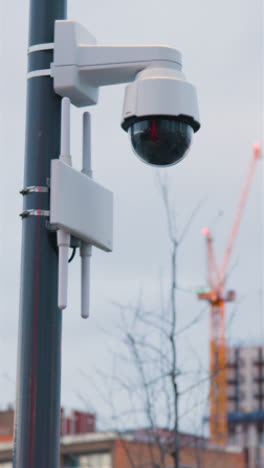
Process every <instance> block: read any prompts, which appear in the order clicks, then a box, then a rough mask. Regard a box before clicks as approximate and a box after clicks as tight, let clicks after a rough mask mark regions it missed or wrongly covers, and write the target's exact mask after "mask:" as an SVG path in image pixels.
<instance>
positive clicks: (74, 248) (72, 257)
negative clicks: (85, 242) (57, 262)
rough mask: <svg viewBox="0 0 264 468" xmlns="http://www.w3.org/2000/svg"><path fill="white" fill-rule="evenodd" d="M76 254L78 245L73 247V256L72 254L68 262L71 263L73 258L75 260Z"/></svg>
mask: <svg viewBox="0 0 264 468" xmlns="http://www.w3.org/2000/svg"><path fill="white" fill-rule="evenodd" d="M75 254H76V247H72V254H71V256H70V258H69V260H68V263H71V262H72V260H73V259H74V257H75Z"/></svg>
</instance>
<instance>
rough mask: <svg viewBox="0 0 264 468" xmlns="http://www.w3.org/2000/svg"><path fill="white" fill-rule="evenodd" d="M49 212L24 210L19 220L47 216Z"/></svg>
mask: <svg viewBox="0 0 264 468" xmlns="http://www.w3.org/2000/svg"><path fill="white" fill-rule="evenodd" d="M49 215H50V211H49V210H25V211H23V212H22V213H21V214H20V215H19V216H21V218H22V219H23V218H27V217H28V216H49Z"/></svg>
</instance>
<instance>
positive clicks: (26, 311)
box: [13, 0, 66, 468]
mask: <svg viewBox="0 0 264 468" xmlns="http://www.w3.org/2000/svg"><path fill="white" fill-rule="evenodd" d="M65 17H66V0H31V3H30V23H29V24H30V25H29V47H32V46H36V45H39V44H50V43H53V41H54V21H55V20H56V19H65ZM46 47H50V46H49V45H47V46H46ZM37 49H38V48H37ZM29 52H30V53H29V68H28V71H29V72H33V71H38V70H47V69H49V68H50V63H51V62H52V60H53V50H52V49H47V50H36V48H33V49H29ZM35 75H39V73H38V72H37V73H35ZM60 104H61V99H60V98H59V96H57V95H55V93H54V91H53V82H52V79H51V78H50V76H34V77H32V74H31V78H29V79H28V85H27V119H26V121H27V123H26V150H25V174H24V187H25V189H24V191H23V193H24V213H25V215H26V216H25V217H24V218H23V221H22V222H23V230H22V231H23V234H22V267H21V296H20V323H19V342H18V364H17V399H16V417H15V446H14V465H13V466H14V468H58V467H59V442H60V374H61V325H62V323H61V320H62V317H61V311H59V309H58V308H57V273H58V257H57V249H56V236H55V234H54V233H51V232H49V230H48V229H47V220H48V216H47V215H48V213H47V211H48V210H49V193H48V191H47V186H48V179H49V177H50V160H51V159H54V158H57V157H58V156H59V153H60V112H61V110H60ZM30 210H34V211H30Z"/></svg>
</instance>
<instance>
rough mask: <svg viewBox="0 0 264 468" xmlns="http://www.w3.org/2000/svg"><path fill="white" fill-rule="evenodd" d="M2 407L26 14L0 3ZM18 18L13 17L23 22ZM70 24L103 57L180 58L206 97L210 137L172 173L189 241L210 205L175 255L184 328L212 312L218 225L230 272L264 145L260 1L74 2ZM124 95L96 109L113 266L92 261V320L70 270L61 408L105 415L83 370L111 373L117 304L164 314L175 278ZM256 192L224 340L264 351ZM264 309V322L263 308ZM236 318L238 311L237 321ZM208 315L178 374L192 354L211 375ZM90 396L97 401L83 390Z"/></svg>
mask: <svg viewBox="0 0 264 468" xmlns="http://www.w3.org/2000/svg"><path fill="white" fill-rule="evenodd" d="M0 2H1V3H0V5H1V12H0V13H1V15H0V26H1V44H0V53H1V63H2V67H1V77H0V80H1V88H0V89H1V99H0V102H1V108H0V109H1V114H0V119H1V121H0V132H1V133H0V136H1V138H0V148H1V172H0V181H1V184H0V195H1V196H0V209H1V219H2V223H1V224H0V235H1V243H0V255H1V264H0V265H1V266H0V301H1V302H0V305H1V308H0V356H1V358H0V363H1V364H0V369H1V370H0V407H5V405H6V404H7V403H9V402H13V401H14V395H15V385H14V381H15V373H16V342H17V324H18V308H19V274H20V247H21V220H20V218H19V216H18V215H19V213H20V212H21V208H22V198H21V196H20V195H19V190H20V189H21V188H22V186H23V160H24V133H25V128H24V124H25V99H26V93H25V91H26V64H27V55H26V52H27V36H28V8H29V2H28V1H26V0H19V1H18V0H15V2H6V1H4V0H0ZM14 11H15V14H14ZM68 18H69V19H74V20H77V21H79V22H80V23H82V24H83V25H84V26H86V27H87V29H88V30H89V31H90V32H91V33H92V34H93V35H94V36H95V37H96V38H97V41H98V43H102V44H124V45H126V44H148V45H149V44H163V45H171V46H173V47H176V48H178V49H179V50H180V51H181V52H182V55H183V71H184V73H185V74H186V75H187V78H188V79H189V80H190V81H191V82H192V83H193V84H194V85H195V86H196V88H197V92H198V99H199V106H200V116H201V123H202V127H201V130H200V131H199V132H198V133H197V134H195V136H194V139H193V146H192V148H191V151H190V153H189V155H188V157H187V158H186V159H185V160H184V161H183V162H181V163H180V164H179V165H177V166H175V167H173V168H170V169H166V170H164V169H162V173H163V174H164V173H166V174H167V177H168V181H169V182H168V183H169V187H170V191H171V196H172V198H171V199H172V200H174V210H175V215H176V216H177V218H176V220H177V226H178V227H179V232H180V230H181V228H183V226H184V225H185V223H186V221H187V220H188V218H189V216H190V213H191V212H192V210H193V209H194V207H195V206H196V204H197V202H198V201H200V200H202V201H203V204H202V208H201V209H200V211H199V212H198V214H197V216H196V218H195V220H194V222H193V223H192V226H191V229H190V231H189V233H188V235H187V236H186V238H185V242H184V244H183V245H182V246H181V249H180V252H179V264H178V267H179V284H180V286H181V287H182V288H185V289H186V290H188V291H189V292H182V293H179V295H178V310H179V315H178V326H179V327H181V326H183V325H184V324H185V323H187V322H189V321H190V320H191V319H192V318H193V317H194V316H195V315H196V314H197V313H198V312H199V310H201V308H202V307H204V305H203V304H200V303H199V302H198V301H197V300H196V297H195V290H196V289H197V288H198V287H200V286H202V285H205V284H206V256H205V245H204V238H203V237H202V235H201V228H202V227H203V226H205V225H208V226H209V227H211V228H212V230H213V234H214V237H215V245H216V249H217V255H218V259H220V258H221V255H222V253H223V249H224V246H225V243H226V240H227V235H228V231H229V229H230V227H231V222H232V220H233V216H234V212H235V209H236V206H237V202H238V197H239V195H240V191H241V187H242V183H243V180H244V177H245V174H246V171H247V167H248V165H249V161H250V158H251V154H252V146H253V143H254V141H262V122H263V121H262V94H263V93H262V88H263V83H262V80H263V73H262V68H263V55H262V34H261V29H262V11H261V0H222V1H221V2H216V1H212V0H202V1H201V0H200V1H199V0H198V1H197V0H185V1H184V2H183V1H180V0H163V2H160V1H158V0H151V1H150V0H144V1H142V0H134V1H130V2H127V1H123V0H112V1H111V2H110V1H108V0H96V1H91V0H69V2H68ZM124 88H125V86H120V85H119V86H111V87H106V88H104V89H101V90H100V99H99V105H98V106H97V108H92V109H91V113H92V128H93V134H92V149H93V170H94V177H95V178H96V180H98V181H99V182H101V183H102V184H104V185H105V186H106V187H108V188H109V189H111V190H112V191H113V192H114V200H115V218H114V252H113V253H111V254H105V253H101V252H95V251H94V254H93V257H92V282H91V318H90V319H89V320H88V321H85V322H84V321H82V320H81V318H80V316H79V312H80V294H79V289H80V276H79V270H80V264H79V258H78V257H77V258H76V260H75V261H74V263H71V266H70V282H69V284H70V287H69V307H68V309H67V310H66V311H65V312H64V325H63V349H62V351H63V375H62V404H63V405H66V406H67V407H83V403H82V401H81V400H80V398H79V397H78V395H77V393H78V391H79V392H80V393H82V394H83V395H85V397H86V398H87V399H88V400H89V401H91V404H92V406H93V407H94V408H95V409H98V406H99V400H97V399H96V397H94V396H92V393H89V392H90V390H89V385H88V382H87V379H84V378H83V376H82V374H81V371H80V370H81V369H85V371H86V372H87V374H89V375H93V372H94V370H93V369H94V367H95V366H97V367H99V368H101V369H104V371H105V372H107V370H108V368H109V366H110V361H111V353H109V346H110V345H111V347H112V348H113V347H114V346H115V345H116V346H118V340H116V342H115V340H114V339H113V338H111V339H110V338H109V342H111V343H110V344H109V343H108V340H107V338H106V335H105V332H103V331H102V326H101V325H102V323H103V324H104V329H105V330H109V334H110V333H111V335H113V334H115V332H114V327H115V325H114V324H115V321H116V320H117V317H118V314H117V311H116V310H115V309H114V308H113V307H112V305H111V301H112V300H116V301H119V302H124V303H125V302H133V300H135V299H136V298H137V295H138V291H139V290H140V289H141V290H142V291H143V292H144V298H145V300H146V302H147V303H151V304H153V303H155V302H156V301H157V300H158V296H159V292H158V278H159V276H160V275H162V276H163V279H164V281H165V283H164V284H166V277H167V275H168V261H169V244H168V238H167V232H166V223H165V216H164V211H163V208H162V203H161V199H160V195H159V191H158V187H157V182H156V175H155V170H153V169H152V168H150V167H148V166H146V165H144V164H142V163H141V162H140V161H139V160H137V159H136V157H135V156H134V154H133V153H132V149H131V146H130V142H129V140H128V136H127V134H126V133H125V132H123V130H121V129H120V119H121V112H122V105H123V98H124ZM72 155H73V163H74V166H75V167H76V168H80V165H81V111H80V110H76V109H73V110H72ZM261 172H262V163H259V165H258V168H257V175H256V177H255V180H254V187H253V189H252V190H251V193H250V198H249V200H248V204H247V207H246V212H245V216H244V218H243V222H242V225H241V230H240V232H239V237H238V240H237V243H236V248H235V250H234V255H233V257H232V265H233V269H232V273H231V275H230V277H229V283H228V285H229V287H230V288H232V289H235V290H236V291H237V296H238V302H239V304H238V305H237V308H236V313H235V315H233V320H232V324H231V326H230V327H229V330H228V335H229V337H230V340H231V342H232V343H237V342H243V343H245V342H249V343H252V342H256V341H258V340H261V339H263V337H264V336H263V307H262V305H261V304H262V303H261V289H262V286H263V284H262V277H261V268H262V267H261V264H262V263H263V255H262V251H261V220H262V218H263V216H262V213H261V210H262V208H261V205H263V203H262V195H261V193H262V192H261V178H262V175H261ZM261 307H262V308H261ZM232 310H233V306H231V307H228V314H229V316H230V314H232ZM208 311H209V309H208V310H206V311H205V312H204V314H203V317H202V320H201V321H200V323H199V324H198V325H197V326H196V327H193V328H192V329H191V330H190V331H189V332H188V337H186V338H185V339H184V340H182V342H181V343H179V355H180V360H184V359H186V356H187V355H188V349H189V348H188V346H189V345H188V343H189V344H190V343H191V344H192V346H193V348H194V349H196V350H197V353H198V354H199V356H200V358H201V360H202V362H203V365H204V366H205V368H206V366H207V364H208V353H207V350H208V346H209V341H208V337H209V335H208V332H209V329H208V327H209V324H208ZM87 387H88V388H87Z"/></svg>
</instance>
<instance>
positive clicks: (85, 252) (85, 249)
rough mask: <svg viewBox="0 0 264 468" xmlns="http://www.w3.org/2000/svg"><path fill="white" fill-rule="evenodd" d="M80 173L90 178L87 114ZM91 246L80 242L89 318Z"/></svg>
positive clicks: (85, 309) (83, 299) (84, 305)
mask: <svg viewBox="0 0 264 468" xmlns="http://www.w3.org/2000/svg"><path fill="white" fill-rule="evenodd" d="M82 173H83V174H85V175H86V176H87V177H90V178H91V177H92V168H91V116H90V114H89V112H84V114H83V168H82ZM91 255H92V246H91V244H87V243H85V242H83V241H82V242H81V248H80V256H81V316H82V318H88V317H89V309H90V260H91Z"/></svg>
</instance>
